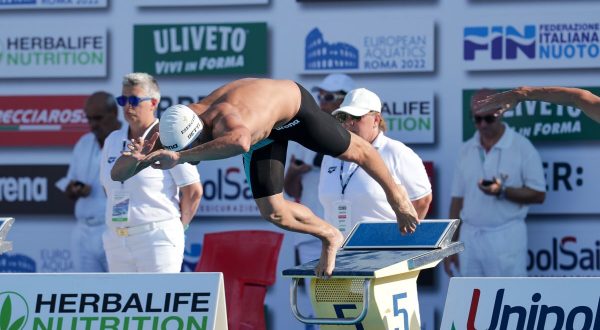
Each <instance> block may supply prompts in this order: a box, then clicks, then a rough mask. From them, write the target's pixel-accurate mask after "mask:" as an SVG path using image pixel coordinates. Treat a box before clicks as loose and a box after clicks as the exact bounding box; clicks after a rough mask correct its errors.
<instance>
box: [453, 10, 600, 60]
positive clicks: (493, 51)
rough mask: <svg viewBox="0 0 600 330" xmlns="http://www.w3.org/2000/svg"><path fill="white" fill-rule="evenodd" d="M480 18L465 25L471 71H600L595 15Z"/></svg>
mask: <svg viewBox="0 0 600 330" xmlns="http://www.w3.org/2000/svg"><path fill="white" fill-rule="evenodd" d="M498 17H503V16H502V15H497V16H495V17H487V18H481V19H480V20H478V21H473V22H472V23H468V24H467V25H465V26H464V27H463V30H462V33H463V39H462V46H463V63H464V65H465V68H466V69H467V70H473V71H476V70H518V69H525V70H531V69H543V70H546V69H548V68H552V69H566V68H598V67H600V61H599V59H600V39H599V34H600V20H598V17H597V15H596V13H592V12H589V13H581V15H569V16H566V17H565V16H560V17H556V18H552V17H547V16H546V17H544V18H535V17H537V16H536V15H533V16H532V15H528V16H524V17H516V18H513V17H514V16H513V17H511V18H508V19H498Z"/></svg>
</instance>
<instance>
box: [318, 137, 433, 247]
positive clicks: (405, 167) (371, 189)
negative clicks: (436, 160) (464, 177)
mask: <svg viewBox="0 0 600 330" xmlns="http://www.w3.org/2000/svg"><path fill="white" fill-rule="evenodd" d="M373 147H375V149H377V150H378V152H379V154H380V155H381V157H382V158H383V161H384V162H385V164H386V165H387V167H388V169H389V170H390V173H391V174H392V177H393V178H394V181H395V182H396V183H397V184H402V185H403V186H404V188H405V189H406V191H407V192H408V197H409V198H410V200H412V201H414V200H417V199H421V198H423V197H425V196H427V195H429V194H430V193H431V184H430V182H429V178H428V177H427V172H426V171H425V166H424V165H423V161H422V160H421V158H420V157H419V156H418V155H417V154H416V153H415V152H414V151H412V149H410V148H409V147H407V146H406V145H404V143H402V142H400V141H396V140H393V139H390V138H388V137H387V136H385V135H384V134H383V133H379V135H378V136H377V138H376V139H375V141H373ZM341 168H342V161H341V160H340V159H337V158H333V157H330V156H325V157H324V158H323V164H322V165H321V176H320V181H319V200H320V201H321V204H322V205H323V209H324V211H325V217H324V218H325V220H326V221H327V222H329V223H331V224H334V225H335V224H336V222H337V220H336V213H335V212H336V210H335V203H336V202H337V201H339V200H342V199H343V200H346V201H348V202H349V205H350V206H351V212H350V219H349V220H350V221H349V223H348V226H347V230H346V232H345V233H343V234H344V235H347V234H348V232H349V230H350V229H352V227H353V226H354V225H355V224H356V223H357V222H360V221H363V220H391V221H396V214H395V213H394V211H393V210H392V208H391V206H390V204H389V203H388V201H387V199H386V196H385V192H384V191H383V188H381V186H380V185H379V184H378V183H377V182H376V181H375V180H373V179H372V178H371V176H369V174H367V172H365V171H364V170H363V169H362V168H360V167H358V166H357V165H356V164H354V163H348V162H343V172H342V173H341V174H342V179H341V180H340V171H341ZM354 171H355V172H354ZM352 172H354V174H352V176H351V177H350V178H349V179H348V177H349V175H350V174H351V173H352ZM346 182H347V185H346V189H345V192H344V194H343V196H342V185H343V184H345V183H346Z"/></svg>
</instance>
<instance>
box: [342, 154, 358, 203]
mask: <svg viewBox="0 0 600 330" xmlns="http://www.w3.org/2000/svg"><path fill="white" fill-rule="evenodd" d="M356 170H358V166H356V168H354V171H352V173H350V174H349V175H348V178H346V182H345V183H344V179H343V178H342V173H343V172H344V161H342V162H341V164H340V185H341V186H342V196H344V193H345V192H346V187H348V183H350V179H351V178H352V176H353V175H354V173H356Z"/></svg>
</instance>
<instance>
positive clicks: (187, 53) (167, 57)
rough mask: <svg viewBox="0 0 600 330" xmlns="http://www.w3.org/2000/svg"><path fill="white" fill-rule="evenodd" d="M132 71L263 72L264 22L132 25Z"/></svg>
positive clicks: (184, 73)
mask: <svg viewBox="0 0 600 330" xmlns="http://www.w3.org/2000/svg"><path fill="white" fill-rule="evenodd" d="M133 37H134V47H133V68H134V71H141V72H148V73H150V74H152V75H156V76H197V75H218V74H246V75H248V74H254V75H262V74H266V73H267V57H268V56H267V38H268V37H267V24H266V23H224V24H171V25H135V26H134V28H133Z"/></svg>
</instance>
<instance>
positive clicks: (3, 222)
mask: <svg viewBox="0 0 600 330" xmlns="http://www.w3.org/2000/svg"><path fill="white" fill-rule="evenodd" d="M14 221H15V219H14V218H0V254H2V253H4V252H8V251H11V250H12V242H7V241H5V239H6V235H8V231H9V230H10V228H11V227H12V224H13V222H14Z"/></svg>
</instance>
